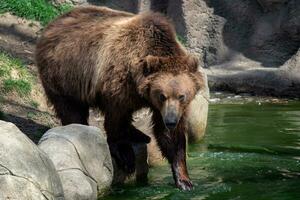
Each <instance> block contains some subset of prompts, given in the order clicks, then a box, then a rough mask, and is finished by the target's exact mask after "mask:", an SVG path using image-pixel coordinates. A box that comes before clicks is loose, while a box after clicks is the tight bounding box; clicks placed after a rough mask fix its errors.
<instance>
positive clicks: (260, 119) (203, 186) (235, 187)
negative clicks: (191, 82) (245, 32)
mask: <svg viewBox="0 0 300 200" xmlns="http://www.w3.org/2000/svg"><path fill="white" fill-rule="evenodd" d="M188 155H189V158H188V167H189V172H190V177H191V179H192V180H193V183H194V184H195V188H194V190H193V191H192V192H182V191H179V190H178V189H176V188H174V185H173V180H172V177H171V172H170V169H169V167H168V166H167V165H166V166H161V167H156V168H152V169H151V170H150V173H149V183H148V185H146V186H139V185H135V184H128V185H125V186H122V187H117V188H114V191H113V193H112V194H111V195H110V196H108V197H105V199H108V200H114V199H122V200H126V199H128V200H129V199H130V200H133V199H151V200H152V199H153V200H154V199H233V200H238V199H249V200H260V199H261V200H269V199H272V200H273V199H274V200H282V199H291V200H294V199H300V103H297V102H292V103H285V104H270V103H262V104H261V105H258V104H257V103H247V104H243V105H240V104H231V105H229V104H225V105H224V104H215V105H210V110H209V118H208V129H207V133H206V137H205V138H204V140H203V141H202V142H201V143H198V144H194V145H190V147H189V154H188Z"/></svg>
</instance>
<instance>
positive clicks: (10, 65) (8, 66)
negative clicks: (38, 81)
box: [0, 52, 33, 96]
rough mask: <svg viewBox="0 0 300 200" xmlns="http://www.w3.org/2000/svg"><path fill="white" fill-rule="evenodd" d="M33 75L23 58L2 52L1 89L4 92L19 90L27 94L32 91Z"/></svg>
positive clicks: (19, 92)
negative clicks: (22, 60)
mask: <svg viewBox="0 0 300 200" xmlns="http://www.w3.org/2000/svg"><path fill="white" fill-rule="evenodd" d="M32 82H33V77H32V75H31V74H30V73H29V72H28V70H27V69H26V67H25V65H24V64H23V63H22V62H21V60H19V59H17V58H13V57H11V56H10V55H9V54H7V53H4V52H0V91H1V92H2V93H5V94H6V93H9V92H13V91H15V92H17V93H18V94H19V95H20V96H27V95H29V94H30V92H31V88H32Z"/></svg>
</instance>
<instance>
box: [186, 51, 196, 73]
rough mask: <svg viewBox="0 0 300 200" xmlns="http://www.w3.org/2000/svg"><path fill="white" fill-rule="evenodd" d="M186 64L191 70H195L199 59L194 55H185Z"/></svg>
mask: <svg viewBox="0 0 300 200" xmlns="http://www.w3.org/2000/svg"><path fill="white" fill-rule="evenodd" d="M187 65H188V66H189V68H190V71H191V72H197V71H198V66H199V59H198V57H197V56H196V55H191V54H190V55H188V56H187Z"/></svg>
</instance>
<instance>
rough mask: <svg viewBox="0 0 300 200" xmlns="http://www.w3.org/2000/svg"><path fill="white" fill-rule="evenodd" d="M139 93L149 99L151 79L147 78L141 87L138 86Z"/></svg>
mask: <svg viewBox="0 0 300 200" xmlns="http://www.w3.org/2000/svg"><path fill="white" fill-rule="evenodd" d="M137 91H138V93H139V94H140V95H141V96H142V97H144V98H148V97H149V92H150V79H149V78H146V79H145V80H144V81H143V82H142V83H141V84H140V85H138V88H137Z"/></svg>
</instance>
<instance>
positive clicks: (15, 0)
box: [0, 0, 72, 25]
mask: <svg viewBox="0 0 300 200" xmlns="http://www.w3.org/2000/svg"><path fill="white" fill-rule="evenodd" d="M71 8H72V6H71V5H70V4H62V5H59V6H55V5H53V4H52V3H50V2H48V1H47V0H1V3H0V12H1V13H4V12H10V13H12V14H14V15H17V16H19V17H23V18H26V19H30V20H35V21H39V22H41V24H42V25H46V24H48V23H49V22H50V21H51V20H53V19H54V18H55V17H57V16H58V15H60V14H62V13H64V12H67V11H69V10H70V9H71Z"/></svg>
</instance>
